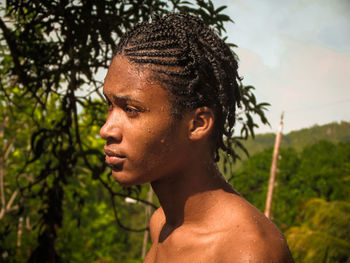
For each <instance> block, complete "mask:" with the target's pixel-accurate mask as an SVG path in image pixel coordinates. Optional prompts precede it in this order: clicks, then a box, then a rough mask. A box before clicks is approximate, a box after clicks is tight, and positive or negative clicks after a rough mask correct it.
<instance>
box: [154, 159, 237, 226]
mask: <svg viewBox="0 0 350 263" xmlns="http://www.w3.org/2000/svg"><path fill="white" fill-rule="evenodd" d="M208 163H210V165H208ZM152 187H153V190H154V192H155V193H156V195H157V196H158V199H159V201H160V204H161V205H162V208H163V211H164V214H165V217H166V225H167V226H169V227H171V228H173V229H175V228H177V227H179V226H181V225H183V224H192V223H198V222H199V221H201V220H203V218H205V216H206V215H207V214H208V212H209V210H210V208H212V207H213V206H214V205H216V204H217V202H216V200H215V194H214V192H217V191H225V192H234V191H233V189H232V188H231V187H230V185H229V184H228V183H227V182H226V181H225V179H224V178H223V177H222V175H221V174H220V172H219V170H218V168H217V166H216V164H215V163H214V162H212V161H211V162H203V161H199V162H198V163H193V162H192V163H191V164H190V165H189V166H188V167H187V168H186V169H184V170H183V171H181V172H178V173H177V174H174V175H172V176H168V177H166V178H163V179H161V180H158V181H155V182H152Z"/></svg>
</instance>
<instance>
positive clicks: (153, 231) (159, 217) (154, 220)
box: [149, 207, 165, 244]
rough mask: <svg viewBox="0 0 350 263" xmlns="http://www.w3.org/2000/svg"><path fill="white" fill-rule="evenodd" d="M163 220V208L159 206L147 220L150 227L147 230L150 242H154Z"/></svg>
mask: <svg viewBox="0 0 350 263" xmlns="http://www.w3.org/2000/svg"><path fill="white" fill-rule="evenodd" d="M164 222H165V216H164V212H163V209H162V208H161V207H160V208H158V209H157V210H156V211H155V212H154V213H153V215H152V216H151V219H150V222H149V228H150V229H149V231H150V236H151V240H152V244H153V243H154V242H155V240H157V239H158V236H159V233H160V230H161V229H162V227H163V225H164Z"/></svg>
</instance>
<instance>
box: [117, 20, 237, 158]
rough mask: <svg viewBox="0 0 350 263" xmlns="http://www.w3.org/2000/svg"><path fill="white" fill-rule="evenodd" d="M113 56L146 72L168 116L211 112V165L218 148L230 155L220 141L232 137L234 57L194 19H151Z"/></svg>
mask: <svg viewBox="0 0 350 263" xmlns="http://www.w3.org/2000/svg"><path fill="white" fill-rule="evenodd" d="M116 55H123V56H126V57H127V58H128V59H129V60H130V61H132V62H134V63H136V64H140V65H146V64H147V65H150V68H151V70H152V71H153V72H155V73H156V74H154V77H155V78H157V79H158V80H159V81H160V83H164V84H165V85H163V86H164V88H165V89H166V90H168V91H169V92H170V94H171V95H172V96H170V101H171V103H172V114H173V115H174V117H175V118H181V116H183V114H184V113H185V112H188V111H190V110H193V109H196V108H198V107H203V106H207V107H209V108H211V109H212V110H213V111H214V115H215V123H214V129H213V133H212V136H213V137H212V138H213V143H214V150H215V152H214V153H215V161H218V160H219V154H218V150H219V149H220V148H221V149H222V150H224V151H226V152H227V153H229V154H230V153H232V150H231V148H230V147H228V146H227V145H226V144H225V141H227V140H229V139H230V138H231V137H232V132H233V126H234V123H235V109H236V105H239V101H240V98H241V96H240V89H239V81H240V78H239V76H238V73H237V68H238V63H237V59H236V57H235V55H234V53H233V52H232V51H231V50H230V48H229V47H228V45H227V44H225V42H224V41H223V40H221V39H220V38H219V37H218V35H217V34H216V33H214V32H213V31H212V30H211V29H209V28H208V27H207V26H206V25H205V24H204V22H203V21H202V20H200V19H199V18H197V17H194V16H191V15H186V14H181V13H170V14H167V15H165V16H164V17H159V16H154V17H153V18H152V22H150V23H148V22H143V23H140V24H138V25H136V26H135V27H134V28H133V29H132V30H130V31H129V32H127V33H126V34H124V36H123V37H122V38H121V40H120V42H119V44H118V46H117V50H116Z"/></svg>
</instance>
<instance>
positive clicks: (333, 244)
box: [286, 199, 350, 263]
mask: <svg viewBox="0 0 350 263" xmlns="http://www.w3.org/2000/svg"><path fill="white" fill-rule="evenodd" d="M349 222H350V203H349V202H344V201H332V202H327V201H325V200H322V199H311V200H309V201H308V202H307V203H306V205H305V208H304V210H303V221H302V224H301V226H299V227H292V228H291V229H289V230H288V231H287V233H286V236H287V239H288V242H289V246H290V248H291V250H292V252H293V257H294V259H295V261H296V262H305V263H308V262H348V261H349V260H350V225H349Z"/></svg>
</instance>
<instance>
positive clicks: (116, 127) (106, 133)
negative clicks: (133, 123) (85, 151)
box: [100, 114, 122, 142]
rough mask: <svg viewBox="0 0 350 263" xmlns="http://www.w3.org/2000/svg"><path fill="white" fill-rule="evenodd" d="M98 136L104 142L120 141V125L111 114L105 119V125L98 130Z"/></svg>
mask: <svg viewBox="0 0 350 263" xmlns="http://www.w3.org/2000/svg"><path fill="white" fill-rule="evenodd" d="M100 135H101V137H102V138H103V139H104V140H106V141H114V142H120V141H121V140H122V132H121V127H120V124H119V122H118V120H117V119H116V118H115V117H113V114H111V115H110V116H108V117H107V120H106V122H105V124H104V125H103V126H102V127H101V129H100Z"/></svg>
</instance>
